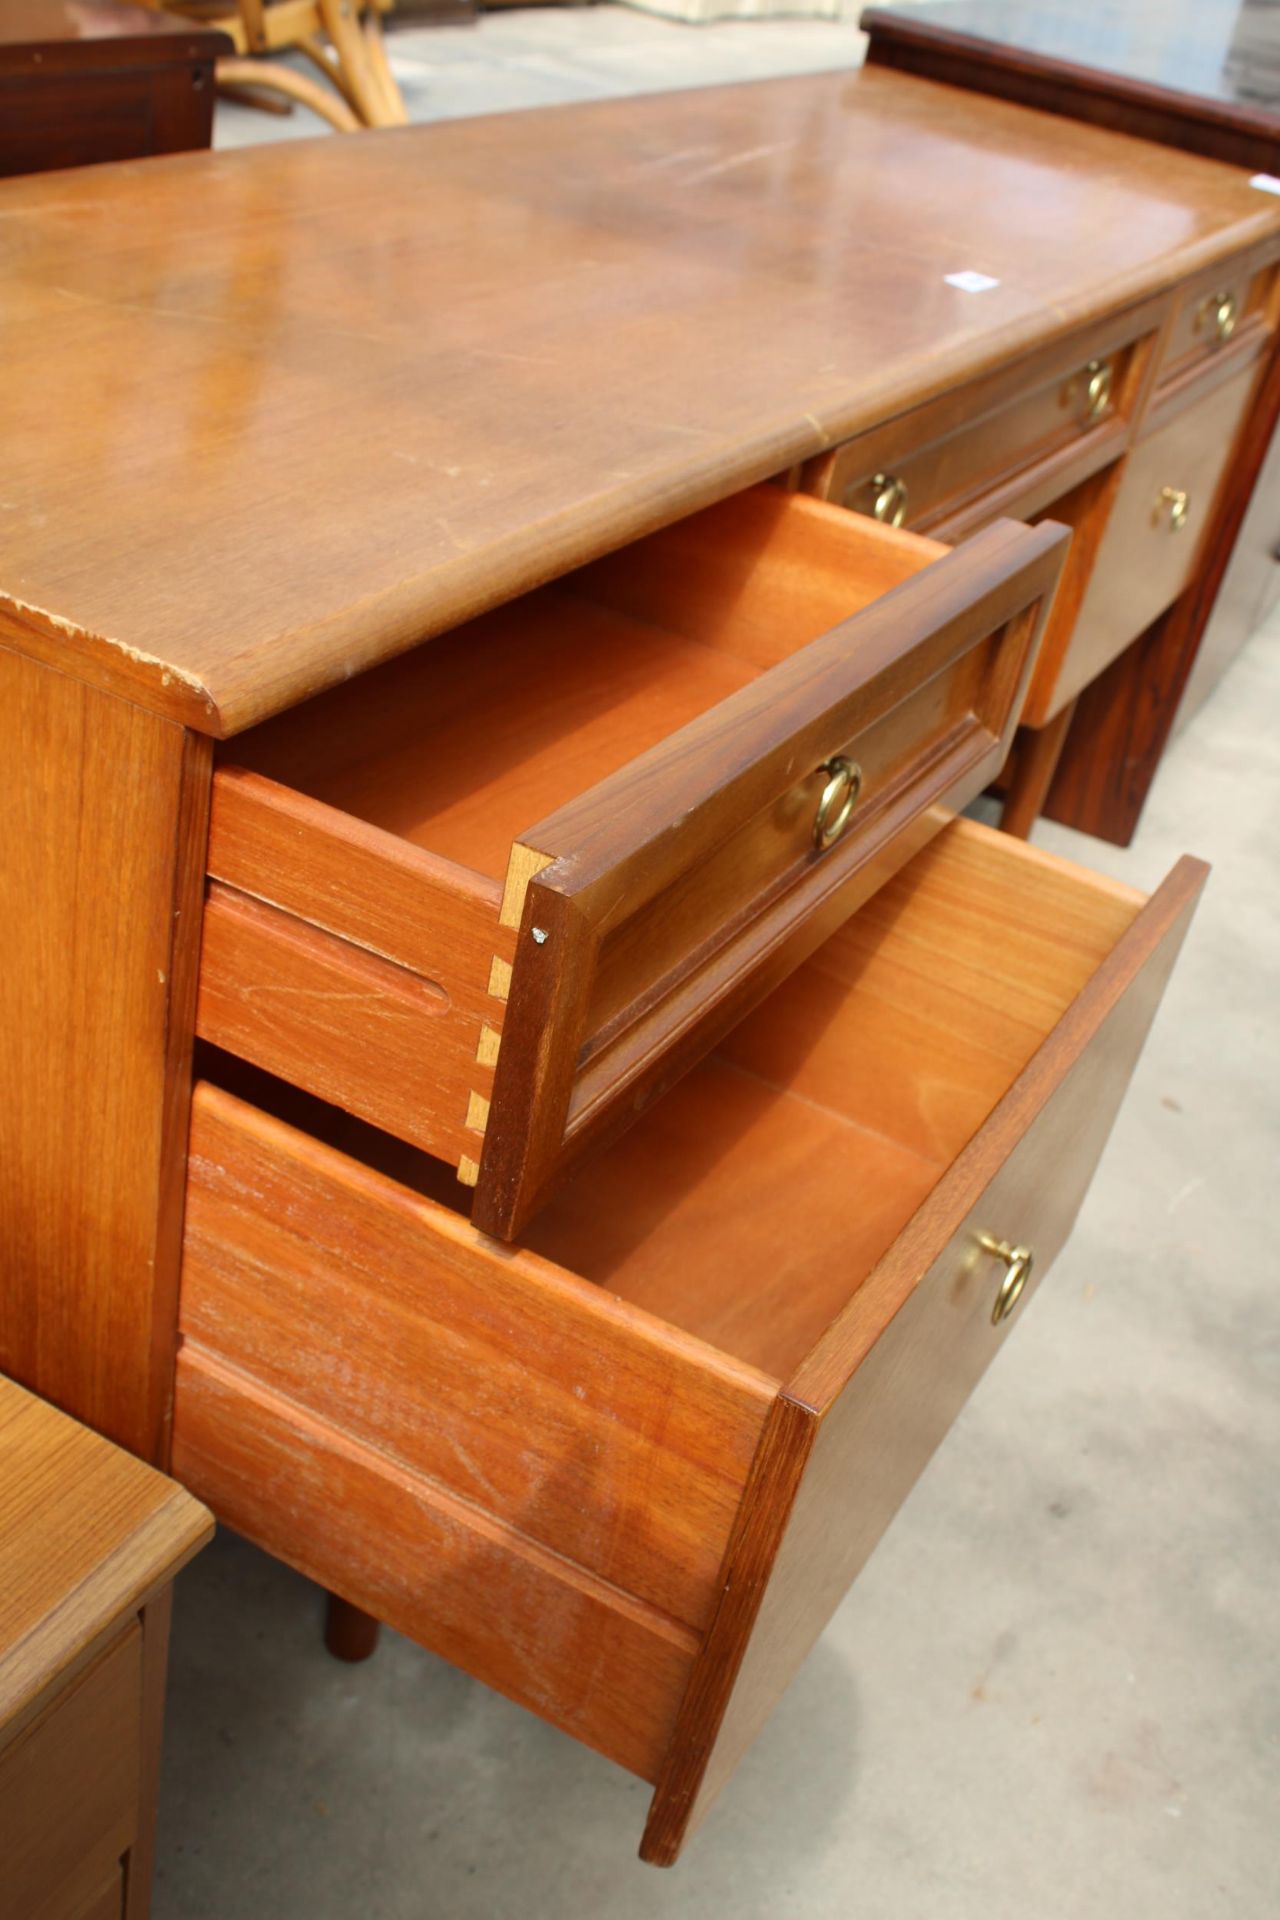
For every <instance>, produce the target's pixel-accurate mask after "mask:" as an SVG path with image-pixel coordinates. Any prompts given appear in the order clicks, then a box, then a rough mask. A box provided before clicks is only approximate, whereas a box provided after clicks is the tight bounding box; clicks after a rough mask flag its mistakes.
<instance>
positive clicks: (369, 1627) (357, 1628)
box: [324, 1593, 382, 1663]
mask: <svg viewBox="0 0 1280 1920" xmlns="http://www.w3.org/2000/svg"><path fill="white" fill-rule="evenodd" d="M381 1632H382V1628H381V1627H380V1626H379V1624H378V1622H377V1621H376V1620H375V1619H374V1617H373V1615H372V1614H371V1613H366V1612H365V1611H364V1609H363V1608H362V1607H354V1606H352V1604H351V1602H350V1601H349V1600H344V1599H343V1598H342V1596H341V1595H340V1594H337V1593H331V1594H330V1595H329V1610H328V1613H327V1614H326V1616H325V1623H324V1643H325V1646H326V1647H328V1649H329V1651H330V1653H331V1654H332V1655H333V1657H334V1659H335V1660H350V1661H352V1662H353V1663H354V1662H355V1661H357V1660H368V1659H369V1658H370V1656H371V1655H372V1654H374V1653H376V1652H377V1650H378V1635H379V1634H380V1633H381Z"/></svg>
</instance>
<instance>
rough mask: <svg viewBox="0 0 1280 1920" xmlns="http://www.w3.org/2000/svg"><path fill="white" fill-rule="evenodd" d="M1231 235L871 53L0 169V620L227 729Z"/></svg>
mask: <svg viewBox="0 0 1280 1920" xmlns="http://www.w3.org/2000/svg"><path fill="white" fill-rule="evenodd" d="M1272 240H1274V241H1275V242H1276V244H1277V247H1278V249H1280V200H1277V199H1276V198H1275V197H1273V196H1270V195H1267V194H1265V193H1259V192H1257V191H1255V190H1253V189H1251V188H1250V187H1249V186H1248V184H1247V181H1246V179H1245V178H1244V177H1242V176H1241V175H1240V174H1238V173H1236V172H1235V171H1233V170H1231V169H1228V168H1226V167H1222V166H1219V165H1217V164H1215V163H1213V162H1209V161H1205V160H1201V159H1198V158H1195V157H1192V156H1188V155H1182V154H1179V153H1174V152H1169V151H1166V150H1163V149H1161V148H1157V147H1154V146H1150V145H1148V144H1146V143H1143V142H1139V141H1134V140H1130V139H1127V138H1125V137H1124V136H1119V135H1115V134H1111V133H1107V132H1104V131H1100V130H1099V129H1096V128H1093V127H1089V126H1085V125H1080V124H1077V123H1075V122H1072V121H1064V120H1060V119H1056V118H1052V117H1050V116H1045V115H1039V114H1034V113H1031V112H1028V111H1027V110H1026V109H1024V108H1020V107H1015V106H1011V105H1006V104H1004V103H1002V102H999V101H992V100H987V99H983V98H981V97H978V96H974V95H972V94H966V93H962V92H959V91H952V90H950V89H946V88H939V87H936V86H933V85H931V84H928V83H925V82H922V81H918V80H914V79H911V78H909V77H906V76H901V75H898V74H894V73H889V72H884V71H874V72H873V71H866V72H851V73H849V74H847V75H842V74H834V75H821V76H816V77H810V78H804V79H799V80H786V81H770V82H765V83H759V84H755V85H747V86H736V87H731V88H724V89H716V90H712V91H707V92H701V93H679V94H671V95H660V96H650V97H648V98H637V99H631V100H623V101H610V102H605V103H601V104H592V105H588V106H581V105H579V106H572V107H564V108H551V109H546V110H542V111H539V112H533V113H513V114H508V115H503V116H495V117H492V118H484V119H475V120H465V121H454V122H451V123H447V124H438V125H435V126H427V127H417V128H410V129H406V130H404V131H397V132H393V133H386V134H371V135H362V136H361V137H360V138H359V139H358V140H335V139H332V138H328V139H321V140H317V141H314V142H298V143H294V142H289V143H286V144H281V145H275V146H267V147H260V148H257V149H254V150H250V151H242V152H238V153H223V154H191V155H182V156H178V157H175V158H171V159H165V160H152V161H147V162H145V163H134V164H129V165H123V166H119V167H98V168H93V169H86V170H84V171H83V172H81V173H72V174H59V175H49V176H45V177H32V178H29V179H25V180H22V179H20V180H14V181H11V182H6V183H4V185H3V188H2V189H0V315H2V316H3V318H2V320H0V342H2V344H3V352H0V417H3V419H4V421H5V471H4V475H3V481H2V483H0V636H2V633H3V629H4V627H5V625H6V624H7V625H8V628H9V631H10V634H11V635H12V633H13V631H14V625H15V623H17V625H18V626H20V627H21V628H22V629H23V630H24V632H25V641H24V643H25V644H27V645H28V646H29V647H30V648H31V650H33V651H37V652H39V651H41V650H42V649H43V651H44V652H45V654H46V656H47V657H51V658H53V659H55V660H64V661H65V660H68V659H69V658H70V657H71V656H73V655H74V656H75V658H76V664H77V671H80V672H82V673H85V674H87V675H89V676H90V677H92V678H94V679H96V680H97V681H99V682H100V683H101V684H105V685H114V686H117V687H119V688H121V689H122V690H125V691H128V692H129V693H130V694H131V696H132V697H133V698H135V699H138V700H140V701H142V702H143V703H145V704H149V705H152V706H154V707H158V708H160V709H161V710H163V711H166V712H169V713H171V714H172V715H173V716H174V717H175V718H178V719H182V720H184V721H186V722H187V723H188V724H191V725H194V726H197V727H200V728H203V729H204V730H206V731H209V732H214V733H233V732H236V731H238V730H239V729H240V728H243V727H245V726H247V725H249V724H251V723H252V722H254V721H255V720H258V719H260V718H262V717H263V716H265V715H266V714H269V713H271V712H274V711H277V710H279V709H280V708H282V707H285V706H288V705H290V704H292V703H294V702H296V701H297V700H299V699H301V698H303V697H304V696H305V695H306V694H307V693H309V692H312V691H314V690H315V689H317V688H319V687H322V686H326V685H329V684H332V683H334V682H336V681H339V680H341V679H342V678H344V677H346V676H348V675H350V674H351V673H354V672H356V671H359V670H360V669H362V668H364V667H366V666H368V665H370V664H372V663H373V662H375V661H377V660H380V659H383V658H386V657H388V656H390V655H391V654H394V653H396V652H398V651H400V650H402V649H403V648H405V647H406V646H409V645H412V644H413V643H414V642H415V641H417V640H420V639H422V638H424V637H426V636H428V635H430V634H432V633H436V632H440V631H442V630H443V629H444V628H446V627H449V626H451V625H454V624H456V623H457V622H458V621H459V620H460V619H464V618H467V617H469V616H470V615H471V614H473V613H476V612H478V611H480V610H481V609H482V608H484V607H487V606H491V605H494V604H496V603H498V602H499V601H501V600H504V599H507V598H510V597H511V596H512V595H513V594H516V593H518V592H521V591H523V590H525V589H526V588H528V587H530V586H532V585H534V584H536V583H537V582H539V581H540V580H542V579H545V578H548V577H550V576H552V575H553V574H556V573H559V572H562V571H564V570H565V569H566V568H567V567H569V566H571V565H573V564H576V563H578V562H581V561H584V560H586V559H589V558H591V557H594V556H595V555H596V554H598V553H600V552H603V551H606V550H608V549H609V548H611V547H614V546H617V545H619V544H621V543H622V542H624V541H626V540H629V539H632V538H635V537H637V536H638V535H640V534H642V533H644V532H647V531H649V530H650V529H652V528H653V527H655V526H657V525H660V524H663V523H665V522H667V521H670V520H673V519H675V518H677V517H679V516H680V515H682V514H685V513H688V512H691V511H693V510H694V509H696V508H697V507H699V506H702V505H705V504H707V503H709V502H711V501H712V500H715V499H718V498H722V497H724V496H725V495H727V494H729V493H731V492H734V491H736V490H737V489H739V488H741V487H743V486H746V485H748V484H749V483H751V482H753V481H755V480H758V479H762V478H764V477H766V476H768V475H769V474H772V473H775V472H777V471H779V470H780V469H782V468H785V467H786V466H788V465H789V464H791V463H792V462H794V461H797V460H800V459H803V458H807V457H808V456H810V455H812V454H814V453H817V452H819V451H821V450H822V449H823V448H825V447H827V446H829V445H831V444H832V443H833V442H835V441H837V440H839V439H841V438H842V437H844V436H846V435H848V434H850V433H852V432H854V431H857V430H859V429H862V428H864V427H866V426H869V425H873V424H875V423H876V422H878V421H881V420H884V419H886V418H889V417H891V416H892V415H893V414H894V413H895V412H898V411H900V410H901V409H902V408H904V407H906V406H907V405H909V404H915V403H918V402H919V401H921V400H923V399H926V398H929V397H931V396H932V395H934V394H937V393H940V392H944V391H946V390H947V389H948V388H950V387H952V386H954V385H955V383H956V382H958V381H960V380H963V379H965V378H968V377H971V376H973V375H975V374H978V373H980V372H982V371H984V370H985V369H987V368H989V367H991V366H993V365H995V364H999V363H1001V362H1003V361H1006V360H1008V359H1010V358H1012V357H1014V356H1016V355H1018V354H1019V353H1021V352H1024V351H1029V350H1030V349H1031V348H1033V347H1035V346H1038V345H1040V344H1041V343H1043V342H1045V341H1048V340H1051V339H1053V338H1056V337H1058V336H1060V335H1062V334H1064V333H1066V332H1068V331H1069V330H1071V329H1072V328H1074V327H1077V326H1079V325H1080V324H1081V323H1083V322H1086V321H1088V320H1089V319H1091V318H1094V317H1098V316H1101V315H1103V314H1106V313H1110V312H1114V311H1117V310H1119V309H1121V308H1122V307H1125V306H1127V305H1129V304H1131V303H1133V302H1136V301H1138V300H1139V299H1141V298H1143V297H1145V296H1148V295H1150V294H1152V293H1155V292H1157V291H1159V290H1162V289H1164V288H1166V287H1168V286H1169V285H1170V284H1172V283H1173V282H1174V281H1176V280H1177V279H1179V278H1180V277H1181V276H1183V275H1185V274H1187V273H1189V272H1191V271H1193V270H1195V269H1196V268H1199V267H1203V266H1209V265H1211V264H1212V263H1214V262H1215V261H1217V260H1219V259H1221V258H1223V257H1224V256H1225V255H1227V254H1229V253H1232V252H1234V251H1236V250H1238V249H1240V248H1243V247H1245V246H1248V245H1251V244H1253V243H1257V242H1266V243H1268V244H1269V243H1270V241H1272ZM966 270H971V271H975V272H978V273H981V274H984V275H988V276H990V277H991V278H993V279H994V280H996V281H997V282H998V283H999V284H998V285H996V286H994V287H991V288H989V289H988V290H986V291H984V292H979V293H973V292H964V291H961V290H959V289H957V288H956V287H954V286H952V285H950V284H948V282H947V279H946V276H947V275H948V274H952V273H957V272H960V273H963V272H965V271H966Z"/></svg>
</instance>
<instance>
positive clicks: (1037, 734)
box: [1000, 701, 1075, 840]
mask: <svg viewBox="0 0 1280 1920" xmlns="http://www.w3.org/2000/svg"><path fill="white" fill-rule="evenodd" d="M1074 712H1075V702H1074V701H1072V703H1071V705H1070V706H1066V707H1064V708H1063V709H1062V712H1061V713H1057V714H1055V715H1054V717H1053V719H1052V720H1050V722H1049V724H1048V726H1045V727H1037V728H1034V729H1032V728H1030V727H1028V728H1025V729H1024V731H1023V732H1022V734H1021V735H1020V736H1019V741H1018V758H1017V763H1016V765H1015V767H1014V771H1013V778H1012V780H1010V782H1009V790H1008V792H1007V793H1006V795H1005V801H1004V812H1003V813H1002V814H1001V816H1000V826H1001V829H1002V830H1003V831H1004V832H1005V833H1011V834H1012V835H1013V836H1014V838H1015V839H1017V840H1027V839H1029V838H1030V835H1031V829H1032V827H1034V825H1035V823H1036V821H1037V820H1038V819H1039V818H1040V809H1041V808H1042V807H1043V806H1044V798H1045V795H1046V794H1047V793H1048V791H1049V784H1050V782H1051V781H1052V779H1053V770H1054V768H1055V767H1056V766H1057V764H1058V755H1059V754H1060V753H1061V752H1062V748H1063V745H1064V743H1065V741H1066V738H1067V728H1068V727H1069V726H1070V725H1071V716H1072V714H1073V713H1074Z"/></svg>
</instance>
